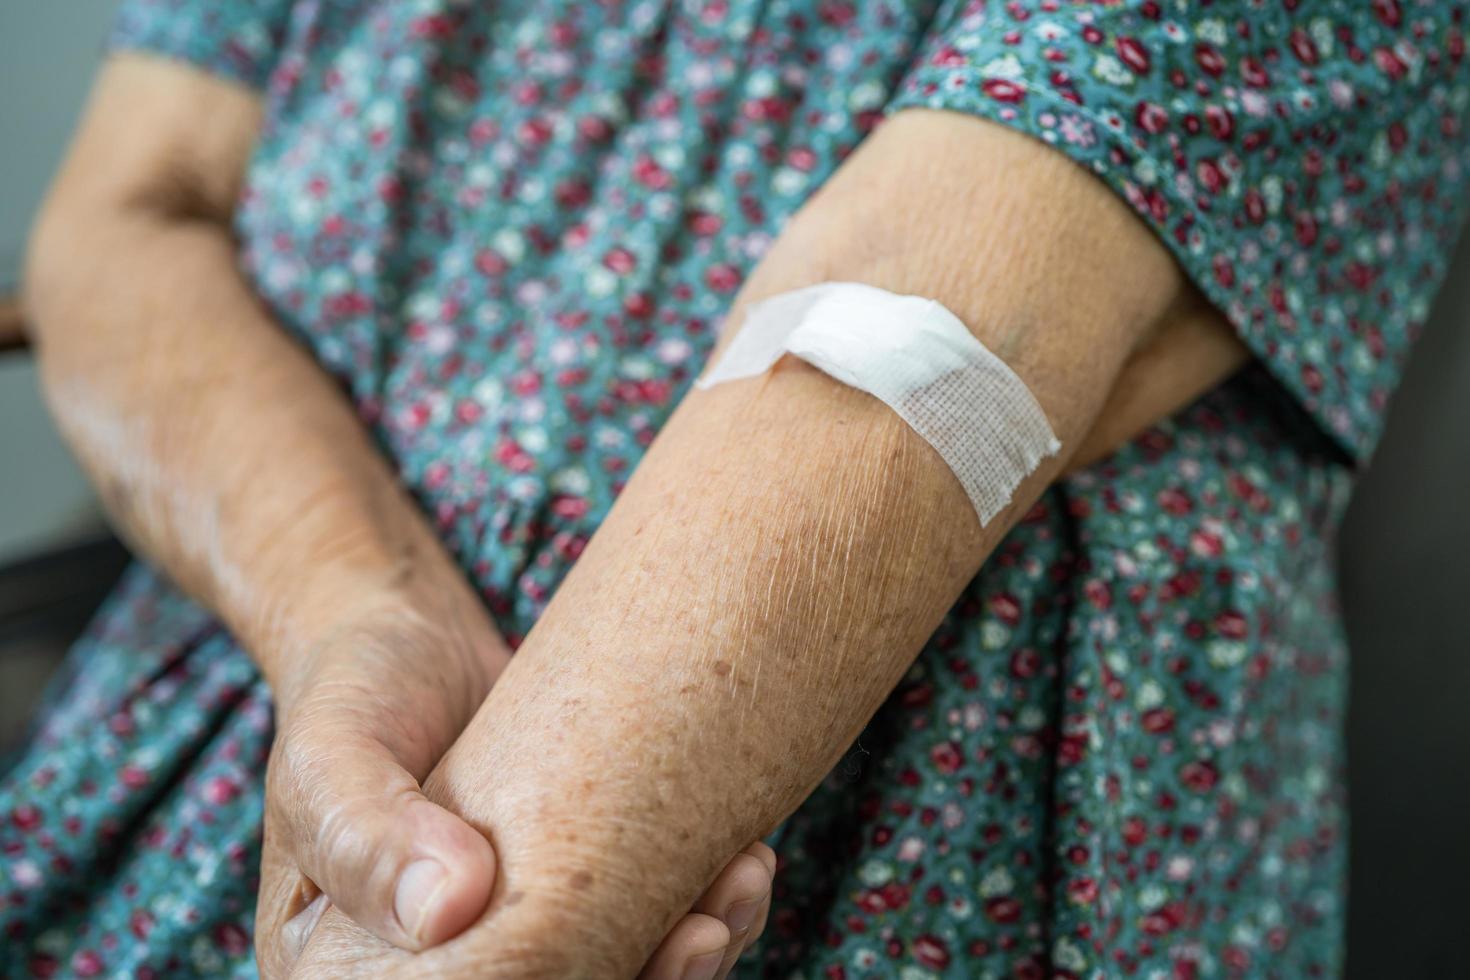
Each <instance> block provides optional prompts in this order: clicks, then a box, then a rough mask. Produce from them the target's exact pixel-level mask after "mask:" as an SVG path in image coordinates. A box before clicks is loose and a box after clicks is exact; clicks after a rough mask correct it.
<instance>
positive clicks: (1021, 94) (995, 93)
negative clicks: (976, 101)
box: [980, 78, 1026, 104]
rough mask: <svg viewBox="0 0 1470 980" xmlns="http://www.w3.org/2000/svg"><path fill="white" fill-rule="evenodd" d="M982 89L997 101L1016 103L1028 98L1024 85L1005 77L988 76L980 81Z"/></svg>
mask: <svg viewBox="0 0 1470 980" xmlns="http://www.w3.org/2000/svg"><path fill="white" fill-rule="evenodd" d="M980 90H981V91H982V92H984V93H985V94H986V95H988V96H990V97H991V98H992V99H994V100H995V101H997V102H1009V103H1011V104H1015V103H1018V102H1020V101H1022V100H1023V99H1025V98H1026V90H1025V89H1024V88H1023V87H1021V86H1020V85H1018V84H1016V83H1015V82H1009V81H1006V80H1005V79H1004V78H987V79H986V80H985V81H983V82H981V83H980Z"/></svg>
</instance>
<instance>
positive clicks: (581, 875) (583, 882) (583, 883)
mask: <svg viewBox="0 0 1470 980" xmlns="http://www.w3.org/2000/svg"><path fill="white" fill-rule="evenodd" d="M571 884H572V887H573V888H575V889H576V890H577V891H582V890H583V889H585V888H586V887H587V886H588V885H590V884H592V872H590V871H578V872H577V873H576V874H574V875H572V881H571Z"/></svg>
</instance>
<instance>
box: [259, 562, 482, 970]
mask: <svg viewBox="0 0 1470 980" xmlns="http://www.w3.org/2000/svg"><path fill="white" fill-rule="evenodd" d="M446 591H448V592H449V594H451V595H452V594H454V592H455V591H458V592H465V593H467V590H465V589H464V587H463V585H462V584H461V583H452V584H450V585H449V588H448V590H446ZM443 594H444V592H443V591H441V593H440V595H441V597H442V595H443ZM446 605H449V604H448V603H445V602H444V601H443V600H442V598H436V599H435V600H434V606H433V607H431V606H430V605H429V604H428V603H427V602H425V601H415V600H408V599H402V598H397V597H395V598H394V599H392V600H389V601H385V602H381V603H369V604H368V608H367V609H366V610H365V611H358V612H353V613H352V614H350V615H349V616H348V617H347V619H346V621H345V622H343V623H341V624H339V625H337V626H336V627H334V628H333V629H332V630H331V631H330V632H328V633H327V634H326V636H325V637H324V639H322V640H321V641H319V642H318V643H317V644H316V645H315V648H314V649H310V650H308V651H307V652H306V654H305V656H304V661H303V662H302V663H300V664H299V665H296V669H295V670H294V671H293V672H292V673H291V674H290V675H289V676H288V677H287V678H286V679H285V680H282V681H278V682H277V684H276V690H275V691H274V692H273V693H274V695H275V699H276V704H277V724H278V728H277V733H276V739H275V743H274V745H273V746H272V749H271V758H270V764H269V767H268V769H267V773H266V808H265V846H264V852H263V854H262V859H261V883H260V893H259V902H258V910H257V913H256V935H255V944H256V956H257V959H258V962H259V967H260V972H261V974H262V976H265V977H276V976H284V975H286V974H287V973H288V972H289V971H290V969H291V967H292V965H293V963H294V962H295V959H296V957H297V955H298V954H299V953H300V951H301V948H302V946H303V945H304V944H305V942H306V939H307V937H308V936H310V934H311V932H312V930H313V928H314V927H315V925H316V921H317V920H318V919H319V918H320V916H321V913H322V912H323V911H324V910H325V909H326V907H327V905H328V903H329V902H330V903H331V904H333V905H336V906H337V907H338V908H340V909H342V910H343V911H344V912H346V913H347V914H348V915H350V916H352V918H353V919H355V920H356V921H357V922H359V923H360V924H361V925H362V926H363V927H364V928H366V929H368V930H370V931H371V932H372V933H373V934H374V935H376V936H378V937H380V938H382V939H384V940H386V941H388V942H391V943H393V944H395V945H398V946H402V947H404V948H407V949H422V948H424V947H427V946H433V945H435V944H437V943H439V942H442V941H443V940H445V939H447V938H449V937H450V936H453V935H454V934H455V933H457V932H459V931H460V930H462V929H463V928H464V927H465V926H467V925H468V924H469V923H470V922H471V921H473V920H474V918H475V917H476V916H478V915H479V914H480V912H481V911H482V910H483V909H484V907H485V903H486V902H487V901H488V900H489V897H490V890H491V887H492V885H493V883H494V879H495V854H494V851H493V849H492V848H491V846H490V843H489V841H487V840H486V839H485V838H484V837H483V836H481V835H480V834H479V833H478V832H476V831H475V830H474V829H473V828H471V827H470V826H469V825H467V824H466V823H464V821H462V820H460V819H459V818H458V817H456V816H454V815H453V814H451V813H449V812H448V811H447V810H444V809H443V808H441V807H439V806H437V805H436V804H434V803H431V802H429V801H428V800H427V799H425V798H424V796H423V794H422V793H421V792H420V781H421V780H422V779H423V778H424V776H425V775H427V773H428V772H429V770H430V769H431V768H432V767H433V766H434V764H435V763H436V762H437V761H438V760H439V757H440V756H441V755H442V754H443V753H444V751H445V750H446V749H447V748H448V747H449V746H450V745H451V744H452V743H453V741H454V739H455V738H456V737H457V736H458V734H459V732H460V730H461V729H463V727H464V725H465V724H466V723H467V722H468V720H469V718H470V717H471V716H472V715H473V713H474V711H475V709H476V707H478V705H479V704H480V702H481V701H482V700H484V697H485V695H486V694H487V693H488V692H489V690H490V685H491V684H492V683H493V681H494V679H495V677H496V676H497V675H498V674H499V673H500V670H501V669H502V668H503V666H504V665H505V663H506V662H507V660H508V658H509V651H508V650H507V649H506V648H505V645H504V644H503V643H502V642H501V640H500V639H499V637H498V636H497V635H496V633H495V630H494V628H493V627H492V626H491V624H490V622H489V620H488V619H487V618H486V617H485V615H484V613H483V612H482V611H481V610H479V609H478V608H476V607H475V602H474V599H473V597H469V596H468V595H466V596H465V598H464V599H463V600H461V601H459V602H457V603H454V605H455V606H457V607H458V608H456V609H453V610H450V609H446V608H444V607H445V606H446ZM436 607H437V608H436Z"/></svg>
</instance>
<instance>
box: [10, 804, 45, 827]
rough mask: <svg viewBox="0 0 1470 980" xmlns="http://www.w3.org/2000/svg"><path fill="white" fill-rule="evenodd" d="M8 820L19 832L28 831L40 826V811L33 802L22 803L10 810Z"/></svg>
mask: <svg viewBox="0 0 1470 980" xmlns="http://www.w3.org/2000/svg"><path fill="white" fill-rule="evenodd" d="M10 822H11V823H12V824H13V825H14V826H15V829H16V830H19V831H20V832H21V833H29V832H30V831H32V830H35V829H36V828H37V827H39V826H41V811H40V810H39V809H37V807H36V806H35V804H33V803H22V804H20V805H19V806H17V807H15V809H13V810H11V811H10Z"/></svg>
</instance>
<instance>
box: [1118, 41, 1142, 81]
mask: <svg viewBox="0 0 1470 980" xmlns="http://www.w3.org/2000/svg"><path fill="white" fill-rule="evenodd" d="M1114 47H1115V48H1116V49H1117V51H1118V57H1119V58H1122V59H1123V63H1124V64H1125V65H1127V66H1128V67H1129V68H1132V69H1133V71H1134V72H1135V73H1136V74H1139V75H1146V74H1148V68H1149V57H1148V51H1147V50H1146V49H1145V48H1144V46H1143V45H1142V44H1140V43H1139V42H1138V39H1137V38H1132V37H1120V38H1118V40H1117V41H1116V42H1115V43H1114Z"/></svg>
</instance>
